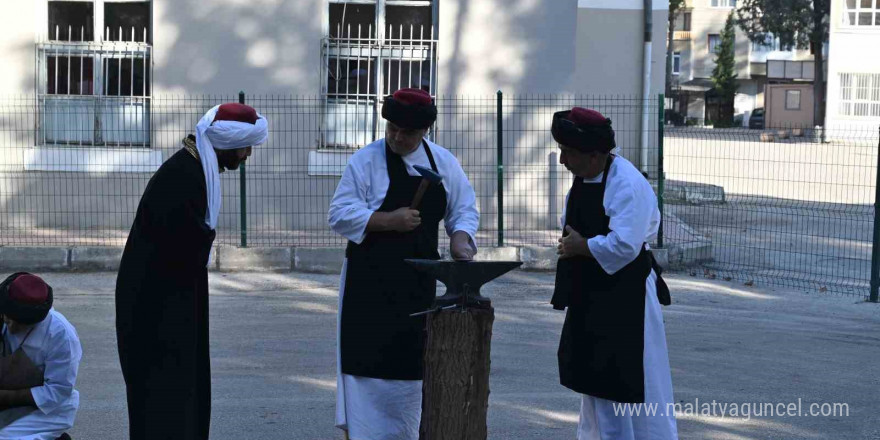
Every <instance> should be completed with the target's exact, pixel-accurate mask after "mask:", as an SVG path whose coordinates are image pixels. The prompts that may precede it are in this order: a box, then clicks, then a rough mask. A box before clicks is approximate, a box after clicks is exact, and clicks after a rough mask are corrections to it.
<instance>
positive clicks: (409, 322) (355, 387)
mask: <svg viewBox="0 0 880 440" xmlns="http://www.w3.org/2000/svg"><path fill="white" fill-rule="evenodd" d="M382 117H384V118H385V119H386V120H387V124H386V130H385V138H384V139H380V140H378V141H376V142H374V143H372V144H370V145H367V146H365V147H363V148H361V149H360V150H359V151H358V152H357V153H355V154H354V155H353V156H352V157H351V160H350V161H349V163H348V166H347V167H346V169H345V172H344V174H343V175H342V179H341V180H340V182H339V186H338V187H337V189H336V193H335V194H334V195H333V200H332V201H331V203H330V210H329V223H330V227H331V228H332V229H333V230H334V231H336V232H337V233H339V234H340V235H342V236H344V237H346V238H347V239H348V240H349V243H348V248H347V249H346V253H345V255H346V260H345V265H344V267H343V269H342V277H341V281H340V292H339V346H338V348H339V353H338V354H339V357H338V368H337V399H336V402H337V404H336V425H337V426H338V427H339V428H341V429H343V430H345V431H346V433H347V435H348V436H349V437H350V438H351V439H352V440H384V439H395V440H416V439H418V437H419V432H418V431H419V422H420V419H421V408H422V380H421V379H422V351H423V348H424V342H425V319H424V317H410V314H412V313H416V312H420V311H423V310H426V309H428V308H429V307H430V306H431V303H432V302H433V300H434V296H435V290H436V283H435V281H434V280H433V279H432V278H430V277H428V276H425V275H423V274H420V273H418V272H416V271H415V270H414V269H413V268H412V267H410V266H409V265H407V264H406V262H405V261H404V259H407V258H427V259H439V258H440V255H439V253H438V251H437V246H438V232H437V229H438V225H439V223H440V220H443V221H444V225H445V227H446V233H447V234H448V235H449V236H450V252H451V254H452V257H453V258H455V259H458V260H470V259H472V258H473V256H474V254H475V253H476V245H475V240H474V235H475V234H476V232H477V227H478V225H479V219H480V216H479V213H478V212H477V209H476V197H475V194H474V190H473V188H472V187H471V185H470V183H469V182H468V179H467V177H466V176H465V174H464V171H463V170H462V168H461V165H459V163H458V160H457V159H456V158H455V156H453V155H452V153H450V152H449V151H448V150H446V149H445V148H443V147H441V146H439V145H437V144H434V143H433V142H430V141H428V140H427V139H425V134H426V133H427V130H428V128H429V127H430V126H431V125H432V124H433V123H434V120H435V119H436V117H437V108H436V107H435V106H434V102H433V100H432V99H431V96H430V95H429V94H428V93H426V92H424V91H422V90H418V89H402V90H399V91H397V92H395V93H394V94H393V95H392V96H389V97H387V98H386V99H385V103H384V105H383V107H382ZM414 166H421V167H425V168H428V169H431V170H433V171H434V172H436V173H438V174H440V175H441V176H442V178H443V180H442V182H441V183H440V184H432V185H431V186H429V187H428V190H427V191H426V192H425V193H424V197H423V198H422V199H421V202H420V203H419V204H418V206H412V204H413V199H414V196H415V194H416V192H417V189H418V188H419V186H420V184H421V182H422V177H421V175H420V174H419V173H418V171H416V169H415V168H414Z"/></svg>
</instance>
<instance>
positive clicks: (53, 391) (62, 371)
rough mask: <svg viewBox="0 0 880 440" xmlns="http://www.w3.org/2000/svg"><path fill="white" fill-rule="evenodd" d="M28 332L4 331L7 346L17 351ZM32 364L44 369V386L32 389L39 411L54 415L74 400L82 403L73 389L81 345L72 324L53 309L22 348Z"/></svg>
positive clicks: (32, 332) (80, 356)
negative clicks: (53, 413)
mask: <svg viewBox="0 0 880 440" xmlns="http://www.w3.org/2000/svg"><path fill="white" fill-rule="evenodd" d="M26 334H27V333H26V332H23V333H18V334H14V333H11V332H9V331H8V330H4V332H3V338H4V342H5V343H6V347H7V349H8V350H9V351H10V352H14V351H15V350H17V349H18V348H19V346H21V341H22V339H24V337H25V335H26ZM21 348H22V350H24V353H25V354H26V355H27V356H28V357H29V358H30V359H31V361H32V362H33V363H34V365H36V366H37V367H39V368H40V369H41V370H43V380H44V381H43V385H42V386H39V387H34V388H31V395H32V396H33V397H34V402H35V403H36V404H37V408H39V409H40V411H42V412H43V413H44V414H49V413H52V412H54V411H55V410H56V409H58V408H60V407H61V406H62V405H64V404H66V403H69V402H71V401H75V402H77V405H76V406H77V407H78V406H79V405H78V402H79V393H78V392H77V391H76V389H74V386H75V385H76V375H77V371H78V370H79V362H80V360H81V359H82V346H81V345H80V342H79V336H77V334H76V330H75V329H74V328H73V325H71V324H70V322H68V321H67V319H66V318H64V316H63V315H62V314H60V313H58V312H56V311H55V309H52V310H50V311H49V314H48V315H47V316H46V319H44V320H42V321H41V322H39V323H37V324H36V325H35V326H34V328H33V330H32V331H31V333H30V336H28V338H27V340H25V341H24V346H22V347H21Z"/></svg>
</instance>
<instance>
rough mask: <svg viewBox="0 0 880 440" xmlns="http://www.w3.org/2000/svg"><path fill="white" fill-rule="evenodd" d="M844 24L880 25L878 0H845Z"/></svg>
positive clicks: (879, 1)
mask: <svg viewBox="0 0 880 440" xmlns="http://www.w3.org/2000/svg"><path fill="white" fill-rule="evenodd" d="M844 9H845V10H844V12H843V24H844V25H845V26H880V0H846V1H845V8H844Z"/></svg>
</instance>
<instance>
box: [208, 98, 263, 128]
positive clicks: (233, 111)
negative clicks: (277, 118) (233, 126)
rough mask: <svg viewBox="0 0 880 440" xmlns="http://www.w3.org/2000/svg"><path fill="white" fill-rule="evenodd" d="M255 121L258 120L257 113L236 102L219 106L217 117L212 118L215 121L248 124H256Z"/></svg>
mask: <svg viewBox="0 0 880 440" xmlns="http://www.w3.org/2000/svg"><path fill="white" fill-rule="evenodd" d="M257 119H259V117H258V116H257V111H256V110H254V108H253V107H251V106H249V105H245V104H239V103H237V102H227V103H226V104H221V105H220V108H219V109H217V115H216V116H214V120H215V121H238V122H247V123H248V124H256V123H257Z"/></svg>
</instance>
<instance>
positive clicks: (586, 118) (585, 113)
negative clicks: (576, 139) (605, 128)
mask: <svg viewBox="0 0 880 440" xmlns="http://www.w3.org/2000/svg"><path fill="white" fill-rule="evenodd" d="M566 119H568V120H569V121H571V122H574V123H575V124H577V125H604V124H605V123H606V121H607V120H608V118H606V117H605V116H602V113H599V112H597V111H596V110H591V109H587V108H583V107H573V108H572V109H571V113H569V114H568V118H566Z"/></svg>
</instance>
